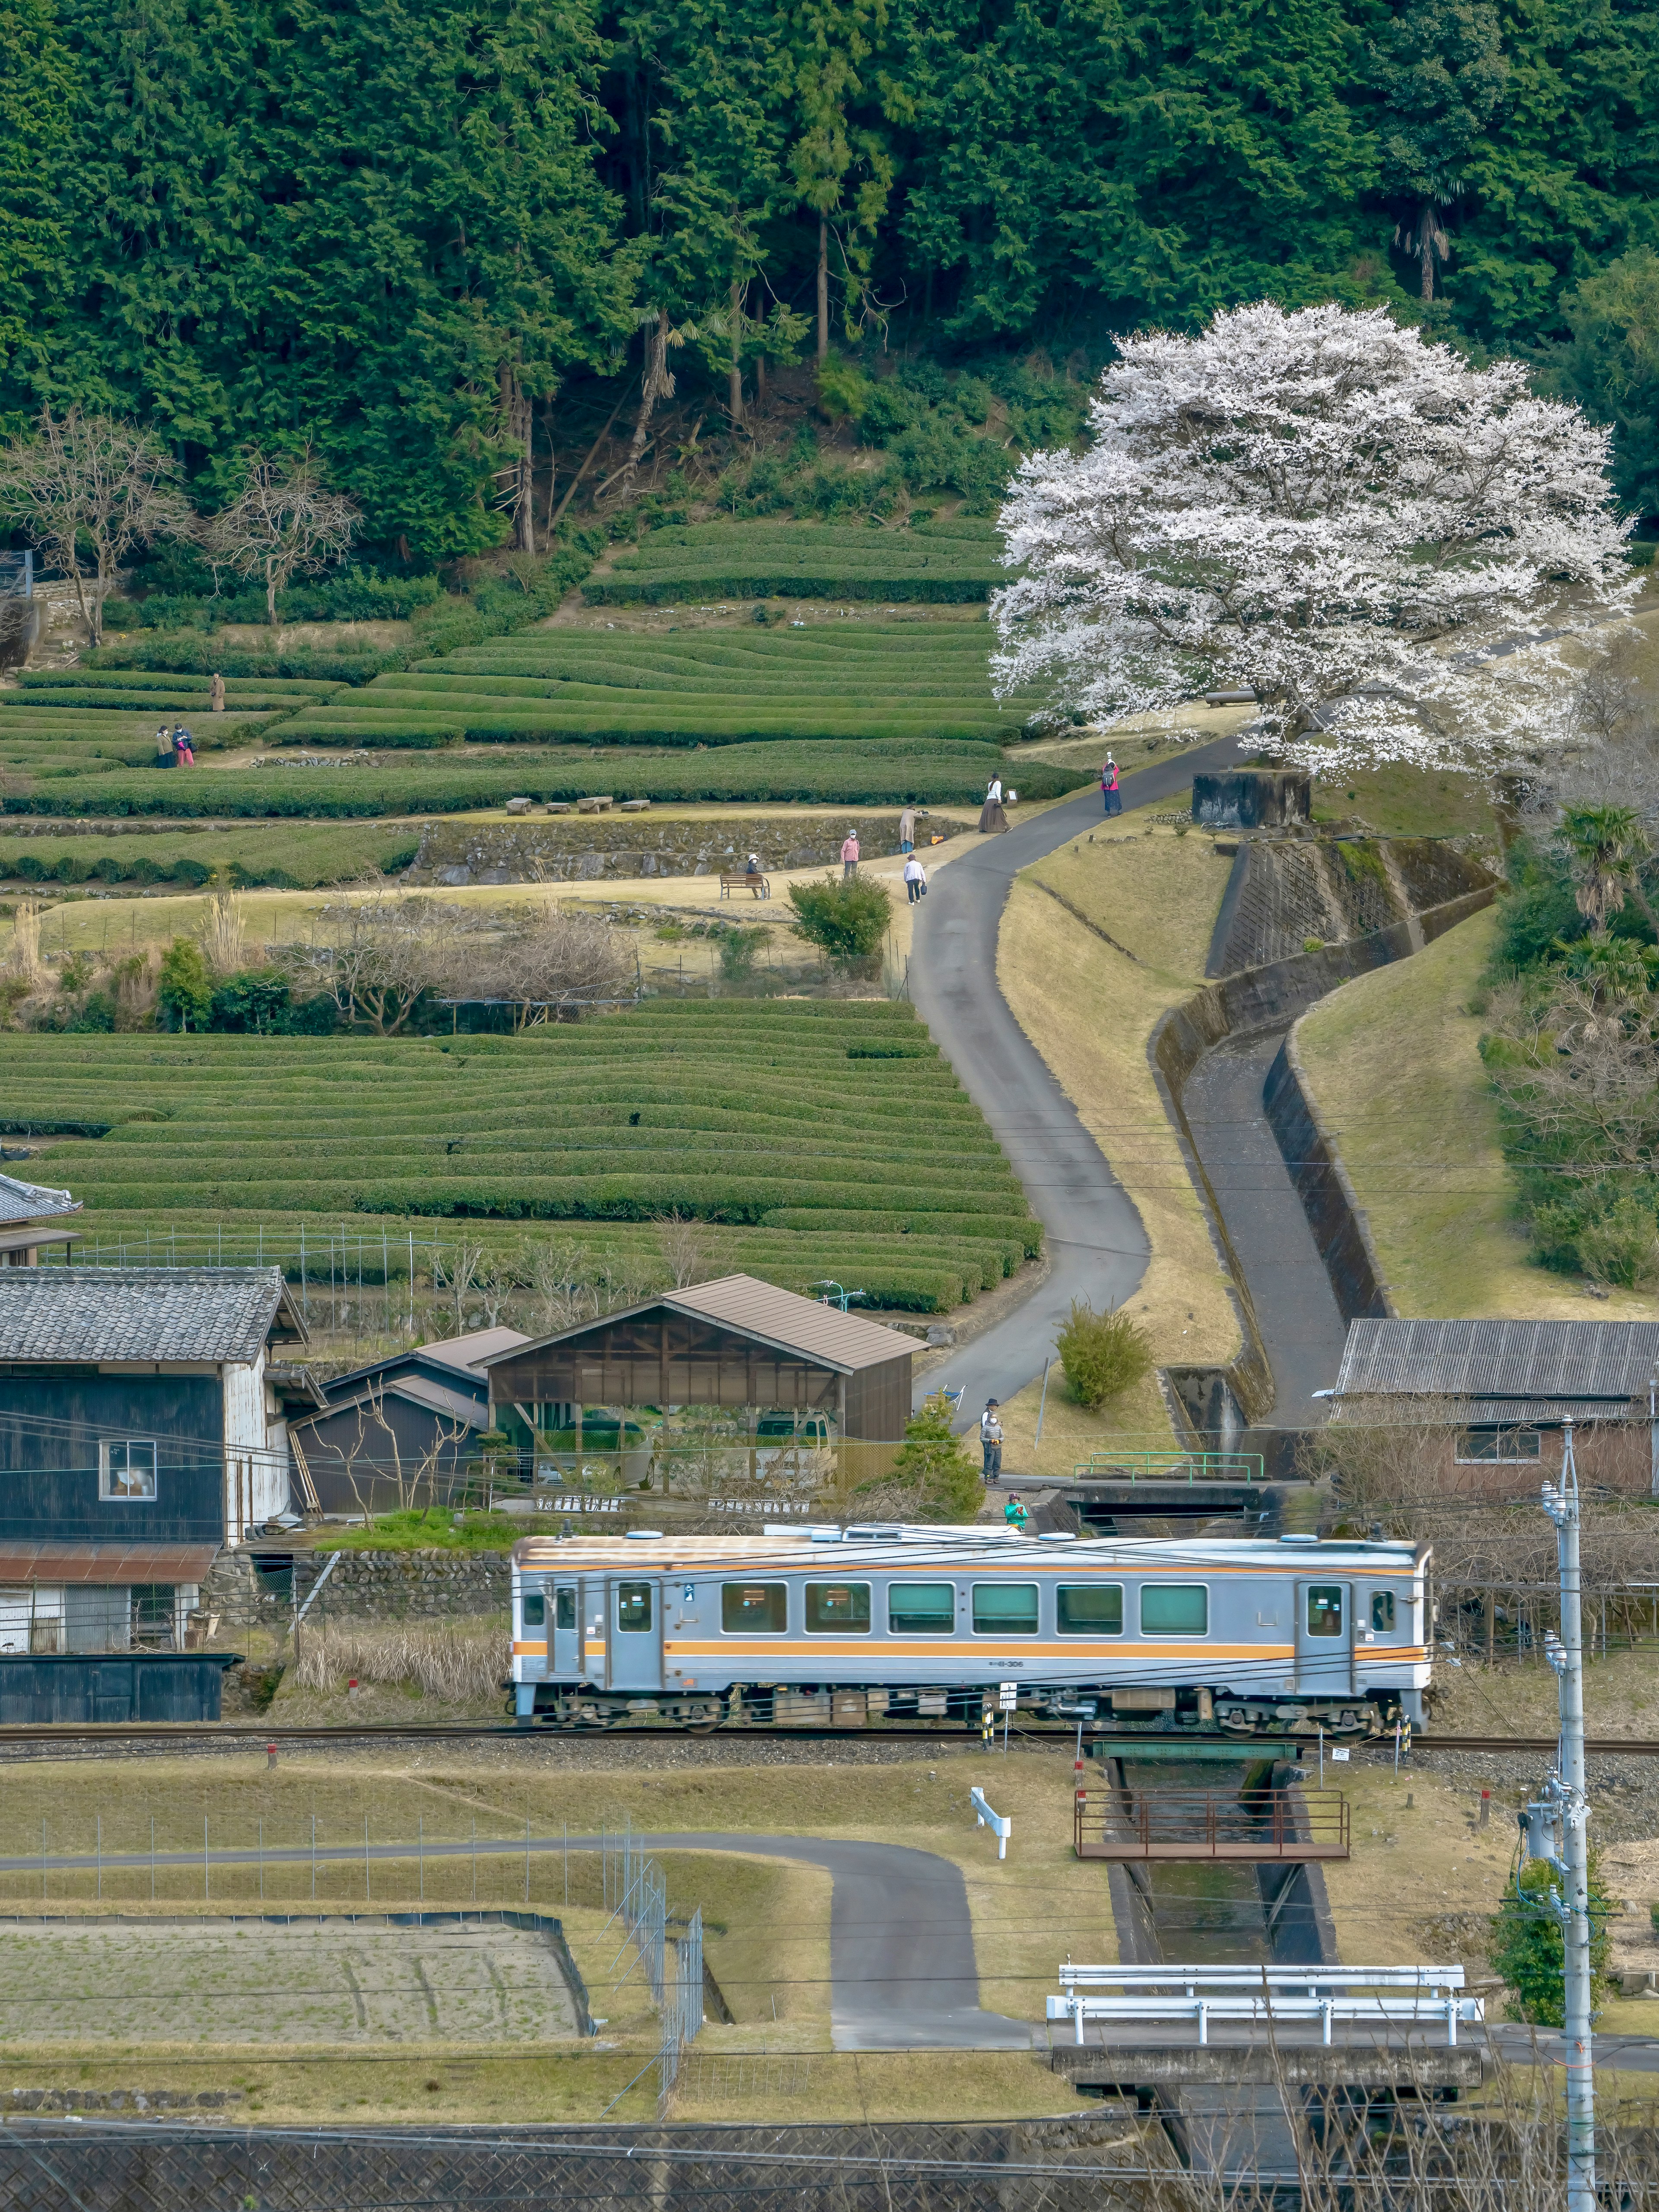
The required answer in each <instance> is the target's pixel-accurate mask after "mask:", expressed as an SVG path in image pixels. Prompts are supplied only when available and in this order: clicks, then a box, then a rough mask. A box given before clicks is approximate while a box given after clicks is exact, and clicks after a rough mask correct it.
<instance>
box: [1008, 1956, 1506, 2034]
mask: <svg viewBox="0 0 1659 2212" xmlns="http://www.w3.org/2000/svg"><path fill="white" fill-rule="evenodd" d="M1059 1979H1060V1995H1059V1996H1051V1997H1050V1998H1048V2002H1047V2006H1046V2012H1047V2016H1048V2019H1049V2020H1053V2021H1060V2020H1069V2021H1072V2023H1073V2027H1074V2028H1075V2031H1076V2040H1077V2041H1078V2042H1079V2043H1081V2042H1082V2041H1083V2039H1084V2028H1085V2024H1086V2023H1087V2022H1088V2021H1099V2022H1100V2023H1101V2024H1102V2025H1103V2026H1105V2025H1107V2024H1109V2023H1117V2024H1118V2025H1120V2026H1125V2027H1144V2026H1146V2025H1148V2024H1150V2023H1151V2022H1153V2021H1194V2023H1195V2024H1196V2026H1197V2028H1198V2040H1199V2042H1200V2044H1207V2043H1208V2042H1209V2039H1210V2023H1211V2021H1238V2022H1240V2023H1242V2024H1243V2025H1245V2026H1251V2027H1253V2026H1256V2025H1258V2024H1262V2023H1268V2024H1272V2025H1275V2026H1281V2025H1285V2024H1287V2023H1291V2022H1296V2021H1318V2022H1319V2024H1320V2038H1319V2039H1320V2041H1321V2043H1322V2044H1328V2043H1330V2042H1331V2041H1333V2040H1334V2038H1333V2034H1332V2030H1333V2028H1334V2026H1335V2025H1336V2024H1337V2022H1339V2021H1340V2022H1341V2023H1342V2024H1343V2025H1344V2026H1353V2025H1358V2026H1362V2027H1380V2028H1383V2030H1385V2031H1387V2030H1389V2029H1398V2028H1403V2029H1406V2030H1408V2031H1409V2030H1410V2029H1412V2028H1414V2027H1415V2028H1421V2027H1444V2029H1445V2033H1446V2041H1447V2044H1448V2045H1450V2046H1452V2047H1453V2048H1455V2046H1456V2043H1457V2031H1458V2028H1459V2027H1460V2026H1462V2024H1463V2023H1465V2022H1470V2023H1475V2022H1479V2021H1483V2020H1485V2018H1486V2006H1485V2003H1484V2002H1483V2001H1482V2000H1481V1999H1480V1997H1471V1996H1463V1995H1462V1994H1461V1993H1462V1988H1463V1969H1462V1966H1265V1965H1264V1966H1073V1965H1072V1964H1071V1962H1070V1961H1069V1960H1068V1961H1067V1962H1066V1965H1065V1966H1062V1967H1061V1968H1060V1976H1059ZM1099 1989H1117V1990H1122V1991H1123V1992H1124V1994H1123V1995H1122V1996H1091V1995H1089V1994H1088V1992H1089V1991H1091V1990H1099ZM1356 1991H1358V1992H1360V1994H1358V1995H1356V1994H1355V1992H1356Z"/></svg>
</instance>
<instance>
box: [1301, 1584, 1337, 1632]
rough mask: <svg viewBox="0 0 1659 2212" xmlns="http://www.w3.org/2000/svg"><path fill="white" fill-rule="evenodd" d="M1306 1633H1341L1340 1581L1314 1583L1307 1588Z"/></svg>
mask: <svg viewBox="0 0 1659 2212" xmlns="http://www.w3.org/2000/svg"><path fill="white" fill-rule="evenodd" d="M1308 1633H1309V1635H1310V1636H1340V1635H1341V1633H1342V1585H1341V1583H1315V1584H1314V1586H1313V1587H1312V1588H1311V1589H1310V1590H1309V1592H1308Z"/></svg>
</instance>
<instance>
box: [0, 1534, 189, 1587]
mask: <svg viewBox="0 0 1659 2212" xmlns="http://www.w3.org/2000/svg"><path fill="white" fill-rule="evenodd" d="M218 1549H219V1547H218V1546H217V1545H216V1544H25V1543H0V1583H99V1584H103V1585H108V1584H112V1583H199V1582H203V1581H204V1580H205V1579H206V1577H207V1571H208V1569H209V1568H210V1566H211V1565H213V1562H214V1559H215V1558H216V1556H217V1553H218Z"/></svg>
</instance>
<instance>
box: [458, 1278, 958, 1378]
mask: <svg viewBox="0 0 1659 2212" xmlns="http://www.w3.org/2000/svg"><path fill="white" fill-rule="evenodd" d="M663 1310H667V1311H668V1312H670V1313H678V1314H686V1315H690V1316H694V1317H695V1318H696V1319H697V1320H699V1321H714V1322H720V1323H721V1324H722V1326H724V1327H725V1328H732V1329H736V1330H738V1331H739V1332H740V1334H743V1335H744V1336H750V1337H753V1338H754V1339H755V1340H756V1341H757V1343H762V1344H768V1345H770V1346H773V1347H774V1349H775V1350H777V1351H780V1352H792V1353H793V1354H794V1356H795V1357H796V1358H799V1359H808V1360H811V1362H812V1363H813V1364H815V1365H817V1366H818V1367H825V1368H828V1369H829V1370H830V1371H831V1372H832V1373H834V1374H837V1375H856V1374H858V1373H859V1372H860V1370H862V1369H864V1368H866V1367H884V1366H885V1365H886V1364H887V1363H888V1361H889V1360H890V1359H908V1358H910V1357H911V1356H912V1355H913V1354H914V1352H915V1349H916V1345H915V1338H914V1337H908V1336H902V1335H901V1334H899V1332H898V1331H897V1329H896V1328H883V1327H882V1325H881V1323H880V1322H876V1321H870V1320H867V1319H866V1317H865V1316H862V1315H860V1314H852V1313H842V1311H841V1310H840V1309H839V1308H838V1307H836V1306H824V1305H820V1304H818V1302H817V1299H816V1298H803V1297H799V1296H798V1295H797V1293H796V1292H795V1291H781V1290H779V1289H778V1288H777V1287H776V1286H775V1285H774V1284H771V1283H763V1282H759V1281H757V1279H756V1278H755V1277H754V1276H753V1275H722V1276H720V1278H719V1279H717V1280H716V1281H714V1282H712V1283H698V1284H696V1285H695V1286H694V1287H693V1288H691V1289H690V1290H685V1291H664V1292H663V1294H662V1296H661V1297H655V1298H646V1299H644V1300H642V1301H641V1304H638V1305H636V1306H623V1307H621V1308H620V1309H618V1310H617V1311H616V1312H615V1313H608V1314H605V1315H602V1316H600V1317H599V1320H597V1321H585V1322H578V1323H577V1324H576V1326H575V1327H574V1328H565V1329H560V1330H559V1331H558V1332H557V1334H555V1335H553V1336H543V1337H538V1338H537V1339H535V1340H534V1341H533V1342H530V1343H526V1344H522V1345H519V1346H514V1347H513V1350H511V1351H508V1352H495V1353H493V1354H491V1355H490V1356H489V1358H485V1359H482V1360H480V1361H479V1362H478V1363H477V1364H478V1365H480V1366H481V1367H484V1368H491V1367H495V1366H499V1365H502V1364H505V1363H506V1362H507V1361H508V1360H510V1359H517V1358H521V1357H522V1356H523V1355H524V1354H525V1353H526V1352H543V1351H545V1350H546V1348H547V1347H548V1346H550V1345H553V1344H563V1343H565V1342H567V1341H568V1340H571V1339H573V1338H575V1337H582V1336H588V1335H591V1334H594V1333H595V1332H596V1331H598V1330H600V1329H603V1328H608V1327H609V1326H611V1324H612V1323H614V1322H621V1321H629V1320H632V1319H633V1318H634V1316H635V1315H638V1314H646V1313H660V1312H662V1311H663Z"/></svg>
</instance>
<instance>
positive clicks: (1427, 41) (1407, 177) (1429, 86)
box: [1376, 0, 1509, 302]
mask: <svg viewBox="0 0 1659 2212" xmlns="http://www.w3.org/2000/svg"><path fill="white" fill-rule="evenodd" d="M1376 70H1377V81H1378V83H1379V84H1380V85H1381V87H1382V88H1383V97H1384V100H1385V102H1386V105H1387V115H1386V118H1385V120H1384V122H1383V134H1382V136H1383V178H1384V182H1385V185H1386V186H1387V188H1388V189H1389V191H1395V192H1398V193H1400V194H1401V197H1404V198H1405V199H1406V200H1407V203H1408V204H1409V212H1408V213H1407V215H1406V216H1404V218H1403V219H1402V220H1401V222H1400V223H1399V224H1397V225H1396V227H1395V245H1396V246H1399V247H1400V249H1401V252H1403V253H1405V254H1406V255H1407V257H1408V258H1410V259H1411V260H1413V261H1415V262H1416V263H1417V264H1418V268H1419V283H1420V289H1421V293H1422V296H1423V299H1424V301H1425V302H1426V301H1431V300H1432V299H1433V297H1434V276H1435V270H1437V269H1439V268H1443V267H1444V266H1445V264H1446V263H1447V262H1448V261H1449V259H1450V258H1451V250H1452V249H1451V240H1450V238H1449V236H1448V234H1447V232H1446V228H1445V225H1444V223H1443V220H1442V218H1443V216H1444V215H1445V213H1446V210H1448V209H1449V207H1450V206H1451V205H1452V204H1453V202H1454V201H1455V200H1456V199H1457V198H1458V197H1459V195H1460V194H1461V193H1462V191H1463V189H1464V184H1465V180H1466V179H1467V177H1468V168H1469V163H1470V161H1471V159H1472V157H1473V155H1474V149H1475V147H1476V145H1477V143H1478V142H1479V141H1480V137H1481V136H1482V134H1483V133H1484V132H1485V131H1486V128H1487V126H1488V125H1490V123H1491V122H1492V118H1493V116H1494V115H1495V114H1496V112H1497V111H1498V102H1499V100H1501V99H1502V97H1503V94H1504V86H1505V84H1506V83H1507V82H1508V79H1509V64H1508V62H1507V61H1506V60H1505V59H1504V51H1503V45H1502V42H1501V40H1500V39H1499V36H1498V10H1497V9H1496V8H1493V7H1492V6H1490V5H1489V4H1487V0H1408V4H1407V6H1406V7H1405V8H1404V9H1401V13H1400V14H1399V15H1397V16H1396V17H1395V20H1394V21H1393V22H1392V23H1390V24H1389V27H1388V28H1387V30H1386V31H1385V32H1384V33H1383V35H1382V37H1381V38H1380V39H1379V40H1377V42H1376Z"/></svg>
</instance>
